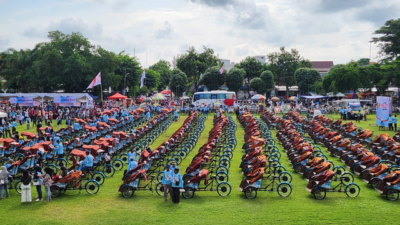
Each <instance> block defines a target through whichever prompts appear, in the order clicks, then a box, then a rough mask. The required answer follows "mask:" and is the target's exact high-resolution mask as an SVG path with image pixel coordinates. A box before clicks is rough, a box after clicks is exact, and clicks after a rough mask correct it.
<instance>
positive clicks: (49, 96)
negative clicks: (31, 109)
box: [0, 93, 93, 105]
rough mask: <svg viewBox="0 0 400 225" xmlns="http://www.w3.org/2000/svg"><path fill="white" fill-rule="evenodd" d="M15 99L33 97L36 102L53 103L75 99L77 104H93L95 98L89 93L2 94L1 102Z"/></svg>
mask: <svg viewBox="0 0 400 225" xmlns="http://www.w3.org/2000/svg"><path fill="white" fill-rule="evenodd" d="M15 97H31V98H32V99H33V100H34V101H38V102H41V103H42V104H43V102H44V101H48V100H50V101H53V100H54V98H56V97H75V98H76V101H77V102H84V103H86V104H87V105H90V104H88V103H93V98H92V97H91V96H90V95H89V94H87V93H0V100H1V101H3V100H9V99H10V98H15Z"/></svg>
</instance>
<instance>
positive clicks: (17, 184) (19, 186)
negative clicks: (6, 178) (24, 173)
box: [14, 181, 22, 194]
mask: <svg viewBox="0 0 400 225" xmlns="http://www.w3.org/2000/svg"><path fill="white" fill-rule="evenodd" d="M21 185H22V181H17V183H15V185H14V188H15V190H16V191H17V192H18V194H21V193H22V190H21Z"/></svg>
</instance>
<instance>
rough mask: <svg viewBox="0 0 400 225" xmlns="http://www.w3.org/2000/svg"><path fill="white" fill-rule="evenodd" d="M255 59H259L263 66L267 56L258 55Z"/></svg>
mask: <svg viewBox="0 0 400 225" xmlns="http://www.w3.org/2000/svg"><path fill="white" fill-rule="evenodd" d="M254 58H255V59H257V60H258V61H259V62H260V63H261V64H263V65H264V64H265V58H266V57H265V55H256V56H254Z"/></svg>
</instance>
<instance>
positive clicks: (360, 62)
mask: <svg viewBox="0 0 400 225" xmlns="http://www.w3.org/2000/svg"><path fill="white" fill-rule="evenodd" d="M357 63H358V65H359V66H369V59H368V58H361V59H359V60H357Z"/></svg>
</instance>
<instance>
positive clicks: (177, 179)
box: [172, 168, 183, 204]
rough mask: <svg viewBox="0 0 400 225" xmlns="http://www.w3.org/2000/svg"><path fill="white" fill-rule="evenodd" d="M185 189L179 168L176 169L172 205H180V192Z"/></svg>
mask: <svg viewBox="0 0 400 225" xmlns="http://www.w3.org/2000/svg"><path fill="white" fill-rule="evenodd" d="M181 188H183V180H182V175H181V174H180V173H179V168H175V169H174V174H173V180H172V203H174V204H179V201H180V191H179V189H181Z"/></svg>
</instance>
